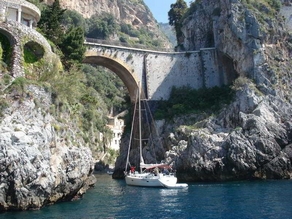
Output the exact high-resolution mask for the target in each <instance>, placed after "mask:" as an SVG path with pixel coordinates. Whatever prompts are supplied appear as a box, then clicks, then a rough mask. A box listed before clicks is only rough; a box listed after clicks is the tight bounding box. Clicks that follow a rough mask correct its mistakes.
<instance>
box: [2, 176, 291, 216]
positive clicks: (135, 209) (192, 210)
mask: <svg viewBox="0 0 292 219" xmlns="http://www.w3.org/2000/svg"><path fill="white" fill-rule="evenodd" d="M96 177H97V183H96V186H95V187H94V188H93V189H90V190H89V191H88V192H87V193H86V194H85V195H84V197H83V198H82V199H81V200H78V201H74V202H67V203H60V204H56V205H53V206H49V207H45V208H43V209H41V210H39V211H29V212H8V213H4V214H0V218H5V219H12V218H15V219H18V218H19V219H20V218H21V219H33V218H44V219H48V218H50V219H51V218H54V219H55V218H60V219H61V218H62V219H63V218H64V219H67V218H70V219H74V218H76V219H77V218H90V219H91V218H106V219H114V218H132V219H136V218H137V219H138V218H149V219H150V218H153V219H155V218H179V219H183V218H199V219H201V218H204V219H208V218H224V219H229V218H230V219H233V218H234V219H237V218H241V219H245V218H256V219H258V218H263V219H267V218H271V219H272V218H273V219H276V218H281V219H282V218H287V219H288V218H292V207H291V205H292V181H291V180H281V181H251V182H250V181H246V182H229V183H193V184H189V187H188V188H187V189H163V188H142V187H131V186H127V185H125V182H124V181H123V180H113V179H111V176H109V175H106V174H105V175H96Z"/></svg>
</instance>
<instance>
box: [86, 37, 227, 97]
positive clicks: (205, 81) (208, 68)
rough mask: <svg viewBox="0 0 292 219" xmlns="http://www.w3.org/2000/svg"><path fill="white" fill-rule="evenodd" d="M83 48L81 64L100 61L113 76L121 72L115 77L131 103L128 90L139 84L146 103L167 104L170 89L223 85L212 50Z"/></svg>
mask: <svg viewBox="0 0 292 219" xmlns="http://www.w3.org/2000/svg"><path fill="white" fill-rule="evenodd" d="M85 45H86V46H87V48H88V49H87V51H86V53H85V57H86V58H85V61H86V60H87V62H88V60H89V59H90V62H89V63H94V60H98V59H101V58H103V59H104V60H107V61H106V62H108V63H109V62H111V64H106V63H103V64H101V65H103V66H105V67H108V68H109V69H111V70H112V71H114V72H116V73H117V71H119V69H118V68H123V69H124V70H125V71H124V73H123V74H122V75H121V74H120V73H117V74H118V75H119V77H120V78H121V79H122V80H123V82H124V83H125V85H126V86H127V88H128V89H129V92H130V96H131V98H132V99H135V96H133V95H134V94H135V92H134V91H133V90H134V88H133V87H132V88H131V86H135V88H137V84H138V82H139V81H140V82H141V84H142V88H143V90H144V92H145V96H146V98H147V99H149V100H167V99H168V98H169V95H170V92H171V90H172V88H173V87H183V86H188V87H191V88H194V89H199V88H202V87H213V86H221V85H222V84H224V83H225V81H224V78H225V77H224V74H223V73H222V72H220V64H218V60H217V52H216V49H215V48H204V49H201V50H199V51H188V52H165V51H153V50H147V49H139V48H128V47H123V46H116V45H115V46H113V45H104V44H97V43H90V42H85ZM109 60H110V61H109ZM107 65H108V66H107ZM131 89H132V93H131V91H130V90H131Z"/></svg>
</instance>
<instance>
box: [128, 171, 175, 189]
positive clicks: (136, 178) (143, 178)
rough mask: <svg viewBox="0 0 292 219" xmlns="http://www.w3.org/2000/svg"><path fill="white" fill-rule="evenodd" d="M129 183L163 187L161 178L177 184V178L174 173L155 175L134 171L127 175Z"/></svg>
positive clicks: (131, 184) (168, 182) (170, 183)
mask: <svg viewBox="0 0 292 219" xmlns="http://www.w3.org/2000/svg"><path fill="white" fill-rule="evenodd" d="M125 180H126V183H127V185H130V186H146V187H163V185H162V184H161V182H160V180H163V182H166V183H167V184H168V185H175V184H176V182H177V178H176V177H175V176H174V175H163V174H159V175H158V176H155V175H154V174H152V173H132V174H129V175H126V177H125Z"/></svg>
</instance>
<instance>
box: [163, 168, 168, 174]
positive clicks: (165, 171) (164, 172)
mask: <svg viewBox="0 0 292 219" xmlns="http://www.w3.org/2000/svg"><path fill="white" fill-rule="evenodd" d="M162 173H163V174H164V175H169V171H168V169H166V168H165V167H164V168H163V171H162Z"/></svg>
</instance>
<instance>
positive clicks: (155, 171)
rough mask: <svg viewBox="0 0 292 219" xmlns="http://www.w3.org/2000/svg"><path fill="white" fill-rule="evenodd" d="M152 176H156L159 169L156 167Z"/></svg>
mask: <svg viewBox="0 0 292 219" xmlns="http://www.w3.org/2000/svg"><path fill="white" fill-rule="evenodd" d="M154 175H155V176H158V175H159V169H158V167H155V168H154Z"/></svg>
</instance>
